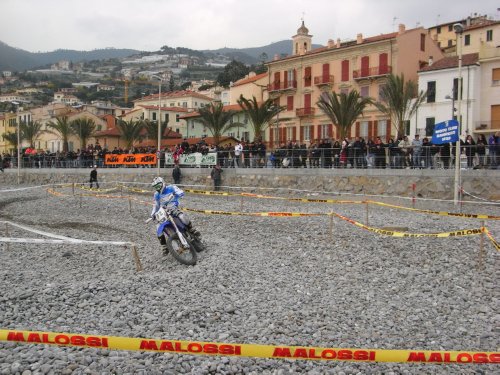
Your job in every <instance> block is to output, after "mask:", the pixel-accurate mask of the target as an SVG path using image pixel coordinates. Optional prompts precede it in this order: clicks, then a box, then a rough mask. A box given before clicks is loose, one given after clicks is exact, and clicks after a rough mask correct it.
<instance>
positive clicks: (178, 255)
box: [167, 233, 198, 266]
mask: <svg viewBox="0 0 500 375" xmlns="http://www.w3.org/2000/svg"><path fill="white" fill-rule="evenodd" d="M188 243H189V242H188ZM167 247H168V251H169V252H170V254H172V256H173V257H174V258H175V259H176V260H177V261H178V262H179V263H182V264H185V265H187V266H194V265H195V264H196V262H197V261H198V255H197V254H196V250H195V249H194V247H193V246H192V245H190V246H189V247H188V248H185V247H184V246H183V245H182V242H181V240H180V239H179V236H178V235H177V233H175V234H173V235H172V236H171V237H168V238H167Z"/></svg>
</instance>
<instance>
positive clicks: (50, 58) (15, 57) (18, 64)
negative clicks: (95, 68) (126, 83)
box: [0, 41, 140, 71]
mask: <svg viewBox="0 0 500 375" xmlns="http://www.w3.org/2000/svg"><path fill="white" fill-rule="evenodd" d="M139 52H140V51H137V50H133V49H114V48H106V49H96V50H93V51H74V50H56V51H52V52H37V53H35V52H28V51H25V50H22V49H19V48H14V47H11V46H9V45H7V44H5V43H3V42H1V41H0V71H1V70H13V71H22V70H27V69H33V68H37V67H41V66H44V65H48V64H53V63H56V62H57V61H60V60H70V61H72V62H79V61H85V60H86V61H90V60H105V59H111V58H122V57H127V56H131V55H134V54H136V53H139Z"/></svg>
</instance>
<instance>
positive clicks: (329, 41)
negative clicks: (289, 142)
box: [327, 39, 335, 48]
mask: <svg viewBox="0 0 500 375" xmlns="http://www.w3.org/2000/svg"><path fill="white" fill-rule="evenodd" d="M334 45H335V43H334V41H333V39H328V44H327V46H328V48H333V46H334Z"/></svg>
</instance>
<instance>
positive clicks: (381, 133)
mask: <svg viewBox="0 0 500 375" xmlns="http://www.w3.org/2000/svg"><path fill="white" fill-rule="evenodd" d="M377 136H378V137H380V138H382V139H385V138H386V136H387V120H379V121H378V126H377Z"/></svg>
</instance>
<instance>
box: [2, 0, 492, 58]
mask: <svg viewBox="0 0 500 375" xmlns="http://www.w3.org/2000/svg"><path fill="white" fill-rule="evenodd" d="M499 7H500V2H499V1H498V0H480V1H478V0H476V1H471V0H343V1H338V0H337V1H336V0H0V14H1V21H0V41H2V42H4V43H7V44H8V45H10V46H12V47H16V48H21V49H24V50H28V51H31V52H38V51H53V50H55V49H59V48H62V49H75V50H92V49H96V48H106V47H115V48H133V49H138V50H142V51H155V50H159V49H160V47H161V46H164V45H168V46H170V47H187V48H191V49H217V48H222V47H234V48H246V47H260V46H264V45H267V44H269V43H272V42H277V41H280V40H283V39H290V38H291V36H292V35H294V34H295V33H296V31H297V28H298V27H299V26H300V23H301V18H302V17H304V20H305V24H306V26H307V27H308V28H309V33H310V34H312V35H313V43H315V44H323V45H325V44H326V43H327V41H328V39H334V40H335V39H337V38H341V39H343V40H345V39H354V38H355V37H356V34H358V33H363V35H365V36H372V35H378V34H381V33H388V32H392V31H395V30H397V25H398V24H399V23H404V24H405V25H406V27H407V28H413V27H415V26H417V25H422V26H424V27H430V26H434V25H436V24H437V23H444V22H451V21H455V20H458V19H461V18H464V17H467V16H470V15H472V14H474V13H478V14H486V15H488V16H491V17H493V18H494V19H497V20H498V19H499V18H500V12H499V11H498V8H499Z"/></svg>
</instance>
